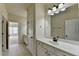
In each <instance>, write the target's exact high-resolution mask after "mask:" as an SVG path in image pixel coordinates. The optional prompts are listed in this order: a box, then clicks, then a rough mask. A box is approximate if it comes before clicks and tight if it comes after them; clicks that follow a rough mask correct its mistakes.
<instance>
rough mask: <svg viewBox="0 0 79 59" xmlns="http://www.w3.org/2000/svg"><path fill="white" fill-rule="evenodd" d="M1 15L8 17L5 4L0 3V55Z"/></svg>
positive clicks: (0, 44) (0, 36) (0, 48)
mask: <svg viewBox="0 0 79 59" xmlns="http://www.w3.org/2000/svg"><path fill="white" fill-rule="evenodd" d="M2 16H3V17H4V18H5V19H6V20H7V19H8V17H7V11H6V8H5V4H0V55H2Z"/></svg>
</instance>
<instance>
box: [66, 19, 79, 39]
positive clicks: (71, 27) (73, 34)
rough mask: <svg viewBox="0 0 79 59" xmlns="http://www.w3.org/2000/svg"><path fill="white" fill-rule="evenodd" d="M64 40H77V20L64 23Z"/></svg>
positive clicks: (78, 25)
mask: <svg viewBox="0 0 79 59" xmlns="http://www.w3.org/2000/svg"><path fill="white" fill-rule="evenodd" d="M65 35H66V37H65V38H66V39H70V40H79V19H73V20H67V21H65Z"/></svg>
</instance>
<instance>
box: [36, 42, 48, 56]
mask: <svg viewBox="0 0 79 59" xmlns="http://www.w3.org/2000/svg"><path fill="white" fill-rule="evenodd" d="M37 56H47V50H46V49H44V48H43V47H42V46H41V43H40V42H37Z"/></svg>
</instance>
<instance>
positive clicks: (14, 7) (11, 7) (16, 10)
mask: <svg viewBox="0 0 79 59" xmlns="http://www.w3.org/2000/svg"><path fill="white" fill-rule="evenodd" d="M29 5H30V4H28V3H26V4H25V3H6V4H5V6H6V9H7V12H8V13H9V14H13V15H17V16H21V17H26V16H27V10H26V8H27V7H28V6H29Z"/></svg>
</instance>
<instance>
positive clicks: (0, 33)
mask: <svg viewBox="0 0 79 59" xmlns="http://www.w3.org/2000/svg"><path fill="white" fill-rule="evenodd" d="M1 55H2V18H1V15H0V56H1Z"/></svg>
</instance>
